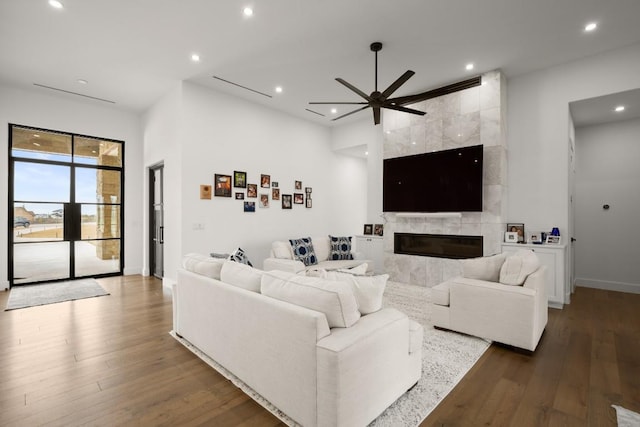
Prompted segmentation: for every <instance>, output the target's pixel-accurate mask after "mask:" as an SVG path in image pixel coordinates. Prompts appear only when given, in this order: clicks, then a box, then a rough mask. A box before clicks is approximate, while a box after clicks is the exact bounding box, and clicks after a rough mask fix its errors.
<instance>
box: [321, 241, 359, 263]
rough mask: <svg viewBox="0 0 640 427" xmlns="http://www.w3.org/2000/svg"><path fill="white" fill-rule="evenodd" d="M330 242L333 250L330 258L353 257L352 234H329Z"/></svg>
mask: <svg viewBox="0 0 640 427" xmlns="http://www.w3.org/2000/svg"><path fill="white" fill-rule="evenodd" d="M329 243H330V244H331V252H330V253H329V257H328V258H327V259H329V260H334V261H335V260H341V259H353V255H351V236H348V237H336V236H332V235H329Z"/></svg>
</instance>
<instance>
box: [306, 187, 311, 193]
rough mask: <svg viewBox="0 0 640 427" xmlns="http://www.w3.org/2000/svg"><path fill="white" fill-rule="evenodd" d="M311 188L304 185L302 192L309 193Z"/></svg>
mask: <svg viewBox="0 0 640 427" xmlns="http://www.w3.org/2000/svg"><path fill="white" fill-rule="evenodd" d="M311 191H312V188H311V187H304V192H305V193H307V194H311Z"/></svg>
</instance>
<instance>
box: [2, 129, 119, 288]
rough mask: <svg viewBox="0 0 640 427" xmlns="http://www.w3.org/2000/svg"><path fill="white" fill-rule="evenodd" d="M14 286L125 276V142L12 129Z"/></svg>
mask: <svg viewBox="0 0 640 427" xmlns="http://www.w3.org/2000/svg"><path fill="white" fill-rule="evenodd" d="M9 135H10V139H11V140H10V144H9V146H10V148H9V149H10V153H9V159H10V162H9V166H10V174H9V178H10V191H9V206H10V209H9V218H10V231H9V243H10V244H9V248H10V250H9V252H10V253H9V258H10V259H9V278H10V280H11V283H12V284H26V283H37V282H43V281H50V280H60V279H73V278H79V277H88V276H103V275H116V274H122V269H123V263H122V248H123V246H124V242H123V235H122V224H123V222H122V219H123V205H122V195H123V188H124V185H123V179H122V177H123V173H124V170H123V164H124V162H123V145H124V144H123V142H122V141H112V140H106V139H99V138H91V137H86V136H80V135H74V134H68V133H62V132H53V131H46V130H42V129H34V128H29V127H24V126H17V125H9Z"/></svg>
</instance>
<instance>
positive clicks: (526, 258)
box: [500, 249, 540, 286]
mask: <svg viewBox="0 0 640 427" xmlns="http://www.w3.org/2000/svg"><path fill="white" fill-rule="evenodd" d="M539 266H540V262H539V261H538V257H537V256H536V254H535V253H534V252H533V251H531V250H526V249H520V250H518V251H516V252H515V253H514V254H513V255H509V256H508V257H507V259H506V260H505V261H504V264H502V268H501V269H500V283H502V284H503V285H511V286H522V284H523V283H524V281H525V280H527V276H529V275H530V274H531V273H533V272H534V271H536V270H537V269H538V267H539Z"/></svg>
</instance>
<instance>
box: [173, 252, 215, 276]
mask: <svg viewBox="0 0 640 427" xmlns="http://www.w3.org/2000/svg"><path fill="white" fill-rule="evenodd" d="M224 262H225V260H224V259H220V258H211V257H209V256H206V255H202V254H194V253H191V254H186V255H185V256H184V257H182V268H184V269H185V270H188V271H191V272H192V273H197V274H200V275H202V276H206V277H210V278H212V279H216V280H220V270H221V269H222V264H224Z"/></svg>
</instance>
